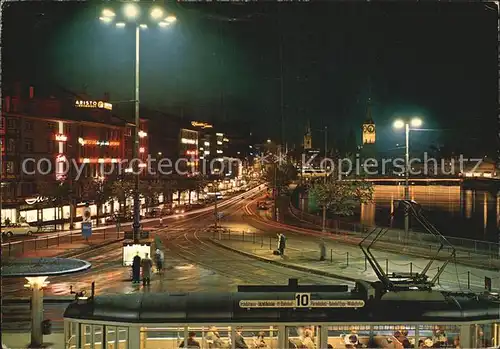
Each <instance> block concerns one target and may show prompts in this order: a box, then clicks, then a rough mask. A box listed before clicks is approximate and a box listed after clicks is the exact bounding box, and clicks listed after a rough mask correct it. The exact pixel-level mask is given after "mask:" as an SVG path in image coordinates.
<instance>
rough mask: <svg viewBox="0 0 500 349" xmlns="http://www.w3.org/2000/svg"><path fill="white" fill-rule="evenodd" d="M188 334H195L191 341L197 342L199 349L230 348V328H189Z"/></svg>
mask: <svg viewBox="0 0 500 349" xmlns="http://www.w3.org/2000/svg"><path fill="white" fill-rule="evenodd" d="M188 332H192V333H194V334H195V336H194V337H192V339H191V340H193V341H196V342H198V344H199V345H200V348H201V349H211V348H231V327H228V326H203V327H200V326H191V327H189V328H188Z"/></svg>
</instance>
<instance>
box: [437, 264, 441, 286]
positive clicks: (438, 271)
mask: <svg viewBox="0 0 500 349" xmlns="http://www.w3.org/2000/svg"><path fill="white" fill-rule="evenodd" d="M438 274H439V266H438ZM437 283H438V285H440V283H439V276H438V279H437Z"/></svg>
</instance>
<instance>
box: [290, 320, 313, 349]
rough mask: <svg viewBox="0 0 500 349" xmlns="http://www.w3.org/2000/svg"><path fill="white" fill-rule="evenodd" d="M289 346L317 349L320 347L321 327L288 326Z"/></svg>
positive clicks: (294, 348)
mask: <svg viewBox="0 0 500 349" xmlns="http://www.w3.org/2000/svg"><path fill="white" fill-rule="evenodd" d="M286 338H287V339H288V348H293V349H296V348H307V349H316V348H319V347H320V342H319V328H316V326H297V327H295V326H287V328H286Z"/></svg>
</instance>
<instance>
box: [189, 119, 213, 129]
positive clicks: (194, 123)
mask: <svg viewBox="0 0 500 349" xmlns="http://www.w3.org/2000/svg"><path fill="white" fill-rule="evenodd" d="M191 125H193V126H194V127H201V128H212V127H213V126H212V125H210V124H208V123H206V122H199V121H191Z"/></svg>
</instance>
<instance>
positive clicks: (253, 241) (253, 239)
mask: <svg viewBox="0 0 500 349" xmlns="http://www.w3.org/2000/svg"><path fill="white" fill-rule="evenodd" d="M252 243H254V244H255V233H253V237H252Z"/></svg>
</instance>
